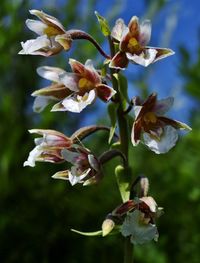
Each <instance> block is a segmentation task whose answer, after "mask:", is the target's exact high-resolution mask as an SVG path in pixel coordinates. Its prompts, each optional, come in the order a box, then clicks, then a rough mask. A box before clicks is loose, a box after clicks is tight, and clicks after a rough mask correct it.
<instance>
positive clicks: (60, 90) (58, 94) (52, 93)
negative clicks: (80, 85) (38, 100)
mask: <svg viewBox="0 0 200 263" xmlns="http://www.w3.org/2000/svg"><path fill="white" fill-rule="evenodd" d="M71 94H72V91H71V90H69V89H68V88H67V87H65V86H64V85H63V84H53V85H51V86H48V87H45V88H42V89H39V90H36V91H34V92H33V93H32V94H31V96H34V97H37V96H42V97H46V98H47V97H48V99H49V100H50V101H53V100H54V101H55V100H56V101H57V100H63V99H64V98H66V97H68V96H69V95H71Z"/></svg>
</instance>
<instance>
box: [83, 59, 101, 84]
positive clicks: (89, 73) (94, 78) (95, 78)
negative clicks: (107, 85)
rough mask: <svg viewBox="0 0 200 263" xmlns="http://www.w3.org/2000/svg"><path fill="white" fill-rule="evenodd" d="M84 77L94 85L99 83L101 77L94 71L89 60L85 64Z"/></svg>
mask: <svg viewBox="0 0 200 263" xmlns="http://www.w3.org/2000/svg"><path fill="white" fill-rule="evenodd" d="M85 77H86V78H87V79H88V80H90V81H91V82H92V83H94V84H99V83H101V77H100V75H99V73H98V71H97V70H96V69H95V67H94V65H93V62H92V60H91V59H88V60H86V62H85Z"/></svg>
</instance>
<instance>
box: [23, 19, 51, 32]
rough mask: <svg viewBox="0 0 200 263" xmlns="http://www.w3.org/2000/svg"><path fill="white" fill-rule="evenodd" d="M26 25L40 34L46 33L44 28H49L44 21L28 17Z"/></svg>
mask: <svg viewBox="0 0 200 263" xmlns="http://www.w3.org/2000/svg"><path fill="white" fill-rule="evenodd" d="M26 26H27V27H28V28H29V29H30V30H31V31H33V32H35V33H36V34H38V35H39V36H42V35H44V30H45V29H46V28H47V25H45V24H44V23H43V22H41V21H37V20H33V19H27V20H26Z"/></svg>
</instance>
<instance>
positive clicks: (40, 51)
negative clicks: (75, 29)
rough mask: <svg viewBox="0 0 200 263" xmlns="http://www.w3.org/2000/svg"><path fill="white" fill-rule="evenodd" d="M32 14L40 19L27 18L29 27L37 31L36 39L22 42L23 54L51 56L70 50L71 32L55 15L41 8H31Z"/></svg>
mask: <svg viewBox="0 0 200 263" xmlns="http://www.w3.org/2000/svg"><path fill="white" fill-rule="evenodd" d="M30 13H31V14H32V15H35V16H36V17H38V18H39V19H40V21H39V20H33V19H27V20H26V25H27V27H28V28H29V29H30V30H31V31H33V32H35V33H36V34H37V35H38V37H37V38H36V39H30V40H27V41H26V42H25V43H24V42H21V45H22V50H21V51H20V52H19V54H22V55H42V56H46V57H48V56H51V55H55V54H57V53H59V52H60V51H61V50H63V49H65V50H68V49H70V47H71V42H72V39H71V37H70V34H68V33H67V31H65V29H64V27H63V25H62V24H61V23H60V22H59V21H58V20H57V19H56V18H55V17H53V16H50V15H48V14H46V13H44V12H42V11H39V10H30Z"/></svg>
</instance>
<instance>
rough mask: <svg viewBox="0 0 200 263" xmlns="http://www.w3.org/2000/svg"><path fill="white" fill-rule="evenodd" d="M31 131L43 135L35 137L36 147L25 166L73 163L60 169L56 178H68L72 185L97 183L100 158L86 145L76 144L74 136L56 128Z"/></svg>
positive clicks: (99, 177) (54, 176)
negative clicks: (38, 163) (39, 163)
mask: <svg viewBox="0 0 200 263" xmlns="http://www.w3.org/2000/svg"><path fill="white" fill-rule="evenodd" d="M29 132H30V133H36V134H39V135H42V137H39V138H36V139H35V145H36V146H35V148H34V149H33V150H32V151H31V152H30V153H29V156H28V159H27V161H25V162H24V166H31V167H34V166H35V162H50V163H63V162H69V163H71V164H72V167H71V169H69V170H64V171H59V172H57V173H56V174H54V175H53V176H52V177H53V178H54V179H62V180H68V181H69V182H70V183H71V185H75V184H77V183H83V185H90V184H94V183H97V182H98V181H99V180H100V179H101V177H102V173H101V165H100V162H99V161H98V159H97V158H96V157H95V156H94V155H93V154H92V153H91V152H90V151H89V150H88V149H86V148H85V147H83V146H79V145H77V144H74V141H75V140H74V139H72V137H70V138H69V137H67V136H65V135H64V134H62V133H60V132H57V131H55V130H44V129H32V130H29Z"/></svg>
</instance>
